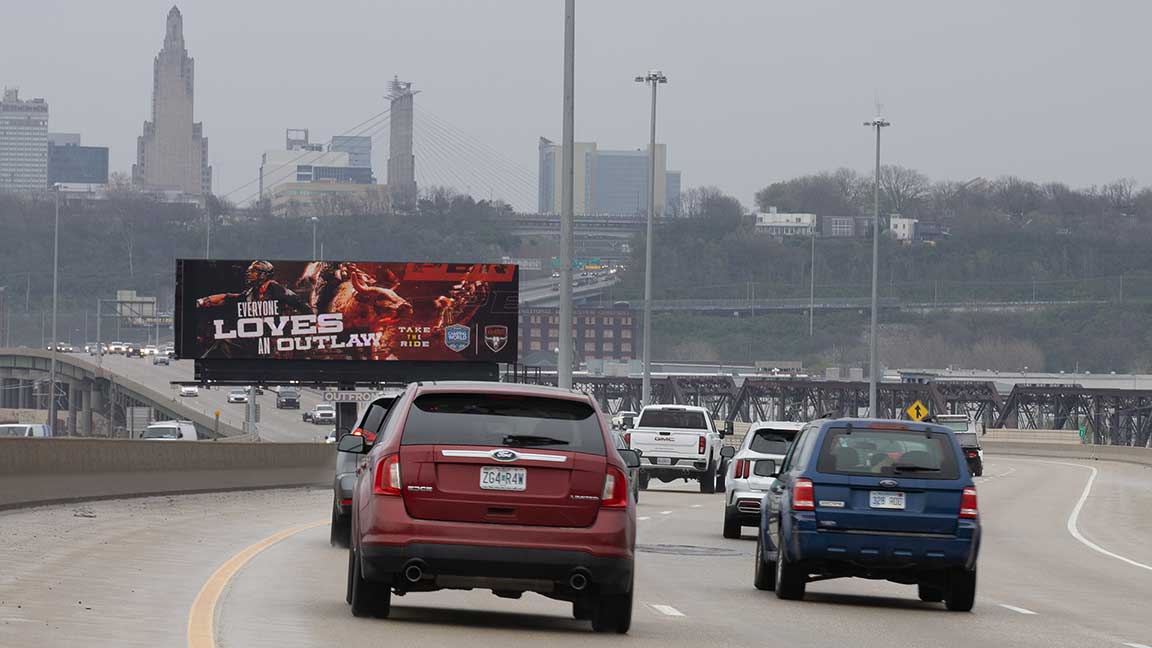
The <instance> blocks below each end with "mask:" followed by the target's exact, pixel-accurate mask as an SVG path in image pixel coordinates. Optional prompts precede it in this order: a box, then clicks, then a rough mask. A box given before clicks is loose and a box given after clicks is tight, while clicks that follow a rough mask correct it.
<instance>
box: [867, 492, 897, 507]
mask: <svg viewBox="0 0 1152 648" xmlns="http://www.w3.org/2000/svg"><path fill="white" fill-rule="evenodd" d="M868 505H869V506H871V507H872V508H877V509H898V510H901V511H903V510H904V493H899V492H895V491H871V492H870V493H869V497H868Z"/></svg>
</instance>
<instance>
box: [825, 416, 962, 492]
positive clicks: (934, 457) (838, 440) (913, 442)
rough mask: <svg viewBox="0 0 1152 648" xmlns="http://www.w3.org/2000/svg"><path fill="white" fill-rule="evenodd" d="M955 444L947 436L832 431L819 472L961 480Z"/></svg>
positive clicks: (834, 429)
mask: <svg viewBox="0 0 1152 648" xmlns="http://www.w3.org/2000/svg"><path fill="white" fill-rule="evenodd" d="M954 443H955V441H953V440H952V437H951V436H950V435H948V434H947V433H944V432H922V431H915V430H884V429H870V428H862V427H861V428H848V427H843V428H831V429H829V430H828V432H827V434H825V435H824V443H823V444H822V445H821V447H820V456H819V459H818V460H817V464H816V468H817V470H819V471H820V472H822V473H827V474H834V475H902V476H904V477H914V478H916V479H959V478H960V469H959V467H958V466H957V465H956V452H955V448H954V446H953V444H954Z"/></svg>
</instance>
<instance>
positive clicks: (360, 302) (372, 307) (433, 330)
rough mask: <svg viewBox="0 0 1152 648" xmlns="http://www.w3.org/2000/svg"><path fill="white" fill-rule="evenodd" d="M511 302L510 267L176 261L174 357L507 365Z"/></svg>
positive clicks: (514, 306) (514, 317)
mask: <svg viewBox="0 0 1152 648" xmlns="http://www.w3.org/2000/svg"><path fill="white" fill-rule="evenodd" d="M518 293H519V273H518V268H517V267H516V266H515V265H509V264H489V263H464V264H460V263H386V262H374V261H369V262H360V261H357V262H352V261H265V260H255V261H253V260H241V261H223V260H204V259H180V260H178V261H177V268H176V304H177V311H176V341H177V349H176V352H177V355H178V357H180V358H187V359H229V358H232V359H246V360H247V359H267V360H404V361H451V360H464V361H480V362H504V363H514V362H516V340H517V328H516V327H517V323H518V308H519V294H518Z"/></svg>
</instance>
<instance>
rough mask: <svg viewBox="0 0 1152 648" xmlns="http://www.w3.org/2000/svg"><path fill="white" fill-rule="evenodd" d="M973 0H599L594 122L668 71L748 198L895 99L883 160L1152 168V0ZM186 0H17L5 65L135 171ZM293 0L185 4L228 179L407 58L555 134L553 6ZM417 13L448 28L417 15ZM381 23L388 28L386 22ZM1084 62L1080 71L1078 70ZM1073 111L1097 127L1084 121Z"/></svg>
mask: <svg viewBox="0 0 1152 648" xmlns="http://www.w3.org/2000/svg"><path fill="white" fill-rule="evenodd" d="M976 5H977V6H973V7H968V8H967V9H965V10H964V11H957V10H952V9H949V8H941V7H939V6H935V7H931V6H915V7H901V10H900V12H899V13H897V12H896V11H895V7H893V9H892V11H887V12H886V11H883V6H882V7H881V10H880V11H876V10H875V8H874V7H873V8H864V7H857V6H855V5H854V4H853V3H844V2H831V1H829V2H823V3H818V4H816V3H814V4H813V5H811V6H809V5H805V6H791V5H784V4H782V3H774V4H768V3H757V2H736V1H733V3H732V5H731V6H730V7H729V8H728V11H726V12H723V13H722V14H717V13H709V12H704V11H703V10H701V11H700V12H690V11H666V10H664V11H662V9H666V8H667V7H668V5H667V3H657V2H651V1H648V2H645V1H637V2H634V3H628V5H627V6H616V4H614V3H608V2H600V1H592V0H589V1H586V2H581V3H579V4H578V13H577V23H576V25H577V122H576V132H577V139H579V140H594V141H600V142H604V143H606V144H608V145H611V146H614V147H618V148H624V149H627V148H636V147H641V146H642V145H643V142H644V140H645V137H644V135H645V128H646V110H645V108H646V106H645V103H646V102H645V97H644V96H643V93H642V92H639V93H638V92H636V89H635V88H633V87H632V85H633V84H632V83H631V78H632V76H633V75H634V74H635V73H636V72H637V71H642V70H644V69H648V68H649V67H653V66H660V67H662V68H663V69H665V70H666V71H667V73H668V75H669V80H670V82H669V85H668V87H667V90H666V93H667V97H666V100H665V101H664V102H662V109H661V121H660V123H659V124H658V131H659V132H658V137H659V139H660V140H661V141H665V142H668V143H669V144H670V146H673V147H674V150H675V152H676V156H675V159H672V160H669V165H668V166H669V167H670V168H675V169H680V170H682V171H683V172H684V173H685V177H686V178H690V179H691V184H692V186H701V185H717V186H719V187H720V188H721V189H723V190H725V191H728V192H730V193H732V194H734V195H736V196H737V197H738V198H739V199H740V200H741V201H743V202H744V203H745V205H750V204H751V202H752V194H753V193H754V192H755V191H756V190H758V189H759V188H761V187H763V186H765V185H767V184H768V183H770V182H772V181H774V180H777V179H780V178H785V177H792V176H795V175H800V174H802V173H807V172H813V171H818V170H821V169H827V168H834V167H838V166H848V167H851V168H855V169H860V170H864V169H867V167H868V163H869V157H870V156H869V152H870V151H869V148H870V147H869V142H868V138H867V137H866V135H867V133H860V132H858V131H859V130H860V129H859V121H860V120H861V119H864V118H868V117H870V116H871V115H872V113H873V112H874V111H875V108H874V104H875V103H876V99H877V97H878V98H879V102H880V103H882V104H883V105H884V113H885V115H886V116H888V117H889V118H890V119H891V120H892V121H893V123H894V125H895V126H894V128H893V129H891V131H890V132H889V133H888V134H887V138H886V145H885V148H886V153H885V159H886V160H887V161H890V162H891V163H894V164H900V165H903V166H907V167H912V168H917V169H919V170H921V171H923V172H924V173H926V174H928V175H929V176H931V177H933V178H950V179H960V180H963V179H968V178H972V177H976V176H984V177H996V176H999V175H1006V174H1013V175H1020V176H1022V177H1025V178H1029V179H1035V180H1059V181H1064V182H1068V183H1069V184H1071V185H1073V186H1078V187H1082V186H1089V185H1094V184H1102V183H1105V182H1109V181H1111V180H1114V179H1116V178H1118V177H1129V176H1131V177H1134V178H1135V179H1136V180H1137V181H1138V182H1141V183H1142V184H1148V183H1149V182H1150V181H1152V175H1150V174H1149V173H1148V172H1145V171H1144V167H1143V165H1142V164H1141V163H1140V159H1141V151H1142V148H1143V146H1142V139H1141V138H1140V137H1138V136H1136V137H1133V136H1132V133H1137V134H1138V133H1139V132H1140V131H1139V126H1141V125H1142V112H1143V108H1142V106H1143V105H1145V104H1146V103H1147V100H1148V97H1147V94H1148V93H1147V92H1146V88H1144V85H1143V84H1140V83H1135V82H1133V81H1132V80H1131V77H1130V74H1129V72H1128V71H1127V70H1126V69H1125V66H1124V65H1115V64H1114V63H1115V61H1130V60H1136V59H1138V58H1139V56H1140V54H1141V53H1142V52H1143V49H1144V48H1143V46H1142V43H1143V39H1141V38H1139V36H1138V34H1137V33H1136V32H1137V31H1138V27H1137V26H1138V25H1140V24H1144V23H1146V22H1147V18H1148V17H1150V15H1149V14H1150V13H1152V9H1150V8H1148V7H1144V6H1141V5H1138V6H1126V7H1122V8H1119V9H1117V10H1114V11H1112V12H1104V11H1099V12H1092V11H1088V10H1082V8H1081V4H1080V3H1077V2H1072V1H1071V0H1065V1H1062V2H1044V3H1040V2H1037V1H1033V0H1021V1H1020V2H1017V3H1012V5H1011V6H1002V5H1001V3H994V2H990V1H988V2H977V3H976ZM61 6H64V7H66V9H67V10H66V11H60V10H59V9H60V7H61ZM169 6H170V5H169V4H168V3H156V2H150V1H145V0H126V2H125V3H124V10H123V11H118V12H116V13H115V14H113V13H110V12H107V11H103V10H101V9H100V8H99V7H93V6H88V5H87V4H86V3H78V2H75V3H54V4H51V5H50V6H49V5H47V4H43V5H40V4H35V3H34V4H31V5H28V4H26V5H20V6H19V7H16V8H14V13H12V14H11V15H10V18H12V19H13V20H15V21H21V20H22V21H24V22H25V23H27V25H28V28H26V29H21V30H14V32H13V33H12V34H10V35H9V36H8V37H7V38H6V39H5V41H4V42H3V43H0V54H2V55H3V56H4V58H5V60H6V62H8V63H9V65H8V66H6V70H5V75H6V76H5V78H4V79H3V80H2V82H3V83H4V84H7V85H11V86H20V87H21V88H22V89H23V93H24V94H25V95H27V96H34V97H41V96H42V97H45V98H46V99H47V100H48V101H49V102H50V103H51V104H52V106H53V126H52V127H53V128H63V129H64V130H69V131H80V132H84V133H85V134H86V137H87V138H88V139H89V140H91V141H94V142H100V143H101V144H103V145H107V146H109V147H110V149H111V155H112V158H111V161H110V165H111V169H112V170H113V171H119V172H125V171H127V170H129V168H130V166H131V161H132V159H133V158H134V157H135V155H134V153H135V151H134V147H133V144H134V141H135V136H136V135H138V134H139V124H140V122H141V121H143V119H145V118H146V117H147V114H148V113H147V109H146V108H147V103H146V102H147V100H146V99H145V98H144V97H145V96H146V95H147V93H148V89H149V87H150V86H151V81H152V79H151V78H150V75H149V74H148V68H147V67H145V66H146V65H147V64H146V63H145V62H144V61H145V60H146V58H147V57H148V56H149V55H151V54H154V53H155V49H156V24H157V22H158V21H159V20H160V19H161V18H162V16H163V13H164V12H165V11H166V10H167V9H168V7H169ZM299 6H300V7H304V6H305V5H303V4H301V5H299ZM295 7H297V5H295V4H293V3H292V2H287V3H281V4H278V5H277V8H278V11H276V12H273V13H271V14H270V13H269V12H267V11H265V10H264V9H261V8H260V6H258V3H257V4H254V5H252V6H248V5H239V6H237V5H235V4H234V3H233V4H228V3H223V2H202V3H197V4H196V5H195V6H189V7H187V8H186V9H187V15H186V16H185V21H186V25H185V28H186V33H187V34H188V35H189V39H190V40H191V42H193V43H197V44H198V45H197V48H196V53H197V59H198V67H199V68H200V75H198V76H199V79H198V80H199V82H200V84H199V85H200V87H199V88H198V91H199V92H198V93H197V94H198V95H199V97H198V99H199V101H198V102H197V106H196V110H197V118H198V119H201V120H202V121H204V122H205V123H209V124H211V126H212V134H213V143H214V144H213V146H214V150H213V152H212V153H211V157H210V160H209V161H210V162H211V163H212V164H213V165H214V166H216V167H217V171H216V173H217V174H218V177H217V180H218V181H217V182H215V183H214V190H215V191H216V192H217V193H227V192H228V191H230V190H231V189H233V188H235V187H237V186H239V185H242V184H244V183H246V182H248V181H250V180H252V179H253V178H254V177H256V175H257V170H256V168H255V165H254V164H253V160H254V159H256V158H257V157H258V155H259V152H260V151H263V150H266V149H268V148H270V147H271V146H274V145H275V143H276V142H277V141H278V140H279V139H280V133H282V131H283V129H284V128H286V127H290V126H292V125H293V124H302V123H306V124H311V125H313V127H314V128H316V130H317V131H318V132H322V133H324V134H325V137H327V136H330V135H337V134H340V133H342V132H344V130H346V129H347V128H348V127H350V126H352V125H353V124H356V123H359V122H360V121H362V120H363V119H364V118H365V117H367V116H369V115H372V114H375V113H377V112H379V111H380V110H382V109H383V108H384V107H385V106H386V102H385V100H384V95H385V93H386V91H387V87H386V86H387V80H388V79H390V78H391V77H392V75H393V74H400V75H401V77H402V78H408V79H413V80H415V81H417V82H418V83H419V85H420V87H421V88H422V89H423V90H424V94H423V95H421V98H420V101H419V104H420V106H421V107H427V108H428V109H429V110H431V111H434V112H435V113H436V114H439V115H443V116H444V117H445V118H446V119H449V120H451V122H452V123H454V124H458V125H460V127H461V128H463V129H464V130H466V131H467V132H468V133H470V134H472V135H474V136H475V137H476V138H477V139H478V140H480V141H482V142H484V143H486V144H487V145H489V146H491V147H492V148H493V149H495V150H497V151H498V152H499V153H501V154H502V155H504V156H505V157H507V158H510V159H512V160H514V161H515V162H516V163H517V164H518V166H519V167H521V168H523V169H528V170H534V169H535V167H536V164H535V158H536V147H535V146H534V144H535V140H536V136H537V134H538V133H555V132H558V130H559V128H558V127H559V121H560V119H559V117H560V80H559V70H560V54H561V52H560V35H561V26H562V23H561V18H562V14H561V6H560V5H559V4H555V6H552V4H549V3H539V2H508V3H501V4H500V5H499V6H497V7H476V6H472V4H471V3H467V2H435V3H429V2H399V3H395V4H394V5H390V6H389V7H388V8H387V9H384V8H379V7H376V6H373V5H364V6H359V7H356V8H354V9H353V10H352V12H353V13H347V12H313V13H314V15H312V14H310V19H309V20H308V21H300V20H297V19H295V18H293V16H296V15H299V12H296V11H294V8H295ZM350 16H354V17H355V18H356V19H355V20H349V17H350ZM446 17H447V19H446ZM737 17H738V18H739V20H737V19H736V18H737ZM642 21H643V22H642ZM49 24H51V25H53V28H54V29H60V30H65V31H67V32H68V33H69V34H70V39H71V40H70V43H71V44H70V45H69V46H68V47H76V48H77V49H76V50H75V51H77V52H79V51H81V48H83V50H84V51H87V52H91V53H90V54H87V55H86V59H85V60H86V61H88V62H89V63H90V65H95V66H98V67H99V69H100V70H101V74H99V75H93V74H90V73H88V72H87V71H85V70H83V69H82V68H83V66H75V65H74V64H72V61H70V60H69V57H67V56H60V57H39V56H36V55H35V53H36V51H37V48H36V47H35V44H36V43H37V42H39V40H41V39H43V37H44V33H45V30H46V29H47V27H46V26H47V25H49ZM416 24H436V25H437V29H436V30H413V29H411V26H412V25H416ZM640 24H644V25H646V26H648V27H651V29H645V30H638V29H636V27H637V26H638V25H640ZM479 25H483V26H484V29H476V27H477V26H479ZM376 28H379V29H380V30H381V33H380V34H379V38H368V37H367V36H368V34H369V33H370V32H371V30H373V29H376ZM1020 34H1026V35H1027V36H1028V38H1021V36H1020ZM817 36H818V38H817ZM1029 39H1031V40H1029ZM604 43H609V44H611V47H609V48H605V47H604ZM975 43H979V46H978V47H977V46H975ZM450 45H451V46H450ZM337 46H339V47H341V48H344V49H343V50H342V51H345V53H344V54H342V60H343V61H344V63H343V64H342V65H341V66H338V68H339V69H322V68H324V61H322V60H316V61H307V60H298V59H294V58H292V57H291V55H290V54H291V52H292V50H293V48H299V47H304V48H310V47H315V48H320V49H324V48H332V47H337ZM66 49H67V48H66ZM254 52H259V53H260V56H257V55H255V54H254ZM526 52H528V53H531V55H530V56H525V53H526ZM910 52H915V54H916V55H915V56H908V54H909V53H910ZM783 53H788V54H787V55H785V54H783ZM462 54H465V56H462ZM312 58H316V59H323V57H312ZM897 62H898V63H899V64H898V65H897V64H896V63H897ZM493 71H498V73H493ZM1068 78H1076V79H1077V80H1078V84H1079V89H1078V91H1076V92H1069V91H1068V90H1067V88H1064V87H1062V80H1066V79H1068ZM1099 97H1108V98H1109V99H1108V101H1100V100H1098V99H1097V98H1099ZM114 99H115V100H114ZM1072 119H1076V120H1077V121H1087V122H1089V123H1091V124H1092V128H1091V129H1069V128H1067V124H1068V123H1069V122H1070V121H1071V120H1072ZM418 132H419V108H418V110H417V133H418ZM1053 133H1060V136H1059V137H1054V136H1053V135H1052V134H1053ZM417 137H419V135H418V134H417ZM375 164H376V165H377V166H380V165H381V164H382V161H381V160H379V159H377V160H376V161H375ZM420 166H421V165H420V164H419V163H418V168H420ZM424 166H426V165H424ZM686 188H687V187H686Z"/></svg>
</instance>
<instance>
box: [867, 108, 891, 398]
mask: <svg viewBox="0 0 1152 648" xmlns="http://www.w3.org/2000/svg"><path fill="white" fill-rule="evenodd" d="M864 125H865V126H868V127H869V128H874V129H876V176H875V178H874V180H875V183H874V185H875V186H874V187H873V195H872V330H871V331H870V332H869V335H868V416H871V417H872V418H877V417H879V410H878V409H877V405H878V393H877V392H878V388H879V375H878V373H879V360H878V358H877V353H876V338H877V326H878V324H877V317H876V315H877V308H878V306H879V304H878V301H879V300H878V299H877V284H878V281H879V262H880V129H881V128H884V127H886V126H890V125H891V123H889V122H888V121H887V120H886V119H884V118H883V117H880V116H879V115H877V116H876V118H875V119H873V120H871V121H866V122H864Z"/></svg>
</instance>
